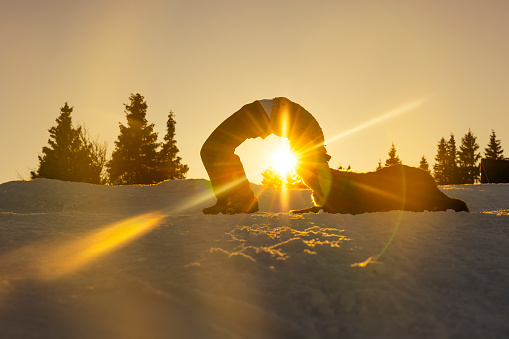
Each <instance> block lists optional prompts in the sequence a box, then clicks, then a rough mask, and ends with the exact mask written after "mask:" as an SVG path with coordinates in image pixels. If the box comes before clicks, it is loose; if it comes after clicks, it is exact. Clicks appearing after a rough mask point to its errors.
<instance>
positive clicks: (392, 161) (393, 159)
mask: <svg viewBox="0 0 509 339" xmlns="http://www.w3.org/2000/svg"><path fill="white" fill-rule="evenodd" d="M388 154H389V158H388V159H387V160H385V167H389V166H394V165H401V160H400V159H399V157H398V156H397V155H396V147H394V143H392V147H391V149H390V150H389V153H388Z"/></svg>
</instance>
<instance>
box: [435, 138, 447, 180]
mask: <svg viewBox="0 0 509 339" xmlns="http://www.w3.org/2000/svg"><path fill="white" fill-rule="evenodd" d="M446 167H447V142H446V141H445V138H444V137H442V139H440V141H439V142H438V149H437V155H436V156H435V164H434V165H433V177H434V178H435V181H436V182H437V184H438V185H446V184H447V183H448V182H447V176H446Z"/></svg>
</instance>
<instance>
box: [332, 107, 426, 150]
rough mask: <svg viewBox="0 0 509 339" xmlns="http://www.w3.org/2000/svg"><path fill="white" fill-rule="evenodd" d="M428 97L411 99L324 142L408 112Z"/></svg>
mask: <svg viewBox="0 0 509 339" xmlns="http://www.w3.org/2000/svg"><path fill="white" fill-rule="evenodd" d="M428 100H429V98H421V99H417V100H414V101H411V102H409V103H407V104H405V105H402V106H399V107H398V108H395V109H393V110H391V111H389V112H387V113H385V114H382V115H380V116H379V117H376V118H374V119H372V120H369V121H366V122H365V123H363V124H360V125H359V126H356V127H354V128H352V129H350V130H348V131H346V132H343V133H340V134H338V135H335V136H333V137H331V138H329V139H327V140H325V144H326V145H327V144H329V143H331V142H333V141H336V140H338V139H341V138H344V137H346V136H349V135H351V134H354V133H356V132H359V131H360V130H363V129H365V128H367V127H370V126H373V125H376V124H378V123H380V122H382V121H385V120H388V119H391V118H394V117H396V116H398V115H401V114H404V113H408V112H410V111H411V110H413V109H415V108H417V107H419V106H421V105H423V104H424V103H425V102H426V101H428Z"/></svg>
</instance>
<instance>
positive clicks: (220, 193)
mask: <svg viewBox="0 0 509 339" xmlns="http://www.w3.org/2000/svg"><path fill="white" fill-rule="evenodd" d="M271 134H275V135H277V136H279V137H283V138H287V139H288V140H289V141H290V149H291V151H292V153H293V154H294V155H295V157H296V160H297V164H296V166H295V172H296V173H297V174H298V175H299V176H301V177H302V179H303V181H304V183H305V184H306V185H307V186H308V187H309V188H311V190H312V191H313V194H312V196H313V202H314V205H315V207H317V208H320V207H322V206H323V204H324V203H325V201H326V199H327V196H328V194H329V189H330V185H331V172H330V169H329V165H328V161H329V159H330V156H329V155H328V154H327V151H326V150H325V145H324V136H323V132H322V129H321V128H320V125H319V124H318V122H317V121H316V119H315V118H314V117H313V116H312V115H311V114H310V113H309V112H308V111H306V110H305V109H304V108H303V107H302V106H300V105H299V104H296V103H294V102H292V101H290V100H288V99H287V98H284V97H279V98H274V99H269V100H256V101H254V102H252V103H250V104H247V105H244V106H243V107H242V108H241V109H240V110H238V111H237V112H235V113H234V114H232V115H231V116H230V117H229V118H227V119H226V120H225V121H223V122H222V123H221V124H220V125H219V126H218V127H217V128H216V129H215V130H214V131H213V132H212V134H211V135H210V136H209V137H208V138H207V140H206V141H205V143H204V144H203V147H202V149H201V152H200V155H201V158H202V161H203V164H204V166H205V169H206V170H207V173H208V175H209V177H210V181H211V183H212V189H213V191H214V194H215V196H216V198H217V202H216V204H215V205H213V206H210V207H207V208H205V209H203V213H205V214H218V213H223V214H226V211H227V210H228V213H253V212H257V211H258V210H259V206H258V200H257V199H256V197H255V196H254V193H253V191H252V190H251V188H250V187H249V182H248V180H247V178H246V173H245V171H244V167H243V166H242V163H241V161H240V158H239V157H238V156H237V155H236V154H235V149H236V148H237V147H238V146H239V145H240V144H242V143H243V142H244V141H245V140H247V139H251V138H258V137H261V138H262V139H265V138H266V137H267V136H269V135H271ZM317 210H318V209H317Z"/></svg>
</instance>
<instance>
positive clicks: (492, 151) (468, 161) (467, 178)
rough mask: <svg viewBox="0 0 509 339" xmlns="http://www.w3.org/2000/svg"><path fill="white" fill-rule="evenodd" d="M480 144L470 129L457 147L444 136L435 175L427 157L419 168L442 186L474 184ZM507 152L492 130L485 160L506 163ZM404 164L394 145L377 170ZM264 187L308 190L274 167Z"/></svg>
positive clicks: (264, 179) (266, 174)
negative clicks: (504, 153)
mask: <svg viewBox="0 0 509 339" xmlns="http://www.w3.org/2000/svg"><path fill="white" fill-rule="evenodd" d="M478 150H479V145H478V143H477V137H476V136H474V134H473V133H472V131H471V130H470V129H469V130H468V133H466V134H465V135H464V136H463V137H462V138H461V145H460V146H459V148H457V147H456V140H455V137H454V134H452V133H451V135H450V138H449V140H446V139H445V138H444V137H442V138H441V139H440V140H439V142H438V147H437V155H436V156H435V164H434V165H433V172H432V171H431V169H430V166H429V163H428V161H427V159H426V157H425V156H424V155H423V156H422V157H421V160H420V162H419V166H418V167H419V168H421V169H423V170H425V171H427V172H428V173H430V174H431V175H432V176H433V178H434V179H435V181H436V183H437V184H438V185H459V184H473V183H475V182H478V181H479V179H480V174H481V171H480V164H479V161H480V160H481V153H480V152H479V151H478ZM503 152H504V150H503V149H502V146H501V142H500V140H499V139H497V136H496V134H495V131H494V130H492V131H491V135H490V140H489V142H488V145H487V146H486V148H485V149H484V158H485V159H494V160H502V159H504V156H503ZM402 163H403V162H402V161H401V159H400V158H399V156H398V155H397V150H396V147H395V146H394V143H392V146H391V148H390V149H389V152H388V158H387V159H386V160H385V164H384V165H382V160H381V159H379V160H378V166H377V167H376V168H375V170H379V169H382V168H383V167H389V166H394V165H400V164H402ZM337 169H338V170H340V171H351V167H350V165H349V166H348V167H347V168H345V167H343V166H342V165H341V164H340V165H339V166H338V167H337ZM262 185H265V186H272V187H285V186H286V187H289V188H302V187H306V186H305V184H304V183H303V182H302V178H300V177H299V176H298V175H296V174H295V172H293V173H291V174H287V175H286V176H285V175H283V174H281V173H277V171H275V170H274V169H273V168H272V167H270V166H269V167H268V168H266V169H265V170H264V171H263V172H262Z"/></svg>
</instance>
